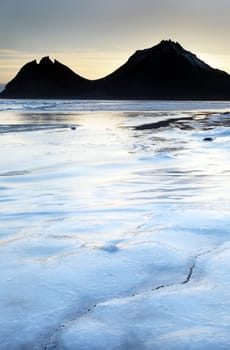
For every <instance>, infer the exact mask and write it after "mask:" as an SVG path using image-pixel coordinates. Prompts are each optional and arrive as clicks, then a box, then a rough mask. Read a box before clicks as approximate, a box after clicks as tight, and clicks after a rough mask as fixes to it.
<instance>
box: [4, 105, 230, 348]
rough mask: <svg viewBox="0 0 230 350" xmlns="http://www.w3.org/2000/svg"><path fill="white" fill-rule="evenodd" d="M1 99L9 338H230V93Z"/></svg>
mask: <svg viewBox="0 0 230 350" xmlns="http://www.w3.org/2000/svg"><path fill="white" fill-rule="evenodd" d="M1 103H2V112H1V115H0V120H1V125H0V130H1V151H0V152H1V170H0V180H1V183H0V194H1V196H0V202H1V207H0V215H1V221H0V226H1V230H0V264H1V271H0V311H1V312H0V343H1V346H0V347H1V350H21V349H23V350H24V349H25V350H26V349H30V350H41V349H42V350H44V349H46V350H53V349H65V350H73V349H79V350H80V349H81V350H86V349H88V350H94V349H95V350H103V349H107V350H108V349H114V350H115V349H116V350H126V349H132V350H135V349H138V350H141V349H145V350H150V349H151V350H152V349H156V350H158V349H159V350H160V349H161V350H162V349H163V350H171V349H172V350H174V349H175V350H176V349H177V350H182V349H186V350H187V349H193V350H201V349H202V350H203V349H204V350H206V349H213V350H214V349H215V350H216V349H218V350H219V349H229V344H230V336H229V326H230V317H229V314H230V303H229V300H230V295H229V294H230V292H229V283H230V276H229V264H230V261H229V260H230V253H229V252H230V241H229V227H230V216H229V196H228V194H229V190H230V185H229V179H228V176H229V170H230V169H229V145H230V143H229V140H230V139H229V131H228V123H229V114H222V112H225V111H226V109H227V107H228V103H227V102H225V103H219V105H218V103H216V104H215V108H217V107H218V108H219V109H218V110H215V111H213V110H212V108H213V105H214V104H213V103H210V104H209V108H210V109H209V108H208V109H207V112H208V113H204V110H203V106H204V104H203V103H200V108H199V109H198V108H197V106H198V105H199V103H198V102H194V103H192V102H189V103H188V102H187V104H185V103H184V102H183V103H182V107H181V108H178V109H177V110H176V109H174V108H172V105H173V104H172V103H171V102H169V103H165V112H164V111H163V110H162V106H163V105H162V102H154V103H152V104H151V103H150V102H149V104H147V106H150V105H151V108H150V111H144V108H148V107H146V106H145V105H144V104H142V107H140V106H139V108H140V109H141V110H142V112H139V111H134V110H135V109H136V106H137V102H133V105H132V103H131V102H129V103H127V104H126V103H124V105H122V104H121V103H120V105H119V111H117V112H116V111H113V112H111V110H110V108H111V106H112V104H111V105H109V111H107V112H106V111H100V112H98V111H97V109H98V105H95V106H94V107H95V108H94V111H93V112H92V111H87V112H86V111H85V109H84V111H82V112H80V111H79V110H77V111H74V105H71V102H69V101H67V102H66V103H67V105H68V106H69V108H70V112H68V113H67V112H66V113H64V114H63V113H62V112H60V111H62V108H63V109H64V107H63V106H64V104H62V102H58V101H57V103H56V102H55V104H56V107H55V108H56V111H54V110H53V107H52V108H51V109H52V110H51V111H49V110H45V111H42V110H39V111H36V107H35V111H32V112H31V108H29V110H28V109H26V108H25V106H24V107H23V108H25V110H24V111H23V113H22V112H21V110H20V108H21V107H22V104H21V102H20V103H19V102H12V106H13V107H15V106H17V105H18V104H19V109H18V110H8V111H6V110H5V109H4V108H5V106H6V105H4V102H1ZM42 103H44V106H46V107H45V108H47V104H48V103H49V102H46V101H44V102H42ZM63 103H65V102H63ZM74 103H75V102H74ZM84 103H85V107H86V106H87V102H86V101H85V102H84ZM28 104H29V106H30V107H31V106H33V101H29V102H28ZM7 105H8V107H9V102H7ZM52 105H53V104H52ZM115 105H116V104H113V108H115ZM127 105H129V106H131V107H133V108H131V111H129V112H128V111H127V110H126V108H127ZM173 106H177V107H178V106H179V102H177V103H176V104H175V105H173ZM88 107H90V108H91V107H92V101H91V102H90V103H89V105H88ZM181 109H182V111H181ZM122 110H125V111H122ZM171 118H175V122H174V123H173V124H172V125H168V126H165V127H159V128H157V129H146V130H136V129H135V127H136V126H138V125H142V124H151V123H153V122H159V121H161V120H166V119H167V120H168V119H171ZM180 118H181V119H180ZM192 118H193V119H192ZM40 124H41V125H42V128H39V125H40ZM5 125H7V128H6V127H5ZM31 125H32V126H31ZM71 125H76V130H74V131H73V130H71V128H70V127H69V126H71ZM15 126H17V127H15ZM46 126H47V127H46ZM51 126H53V127H51ZM185 126H187V128H185ZM12 128H15V129H14V130H13V131H12V130H11V129H12ZM206 136H212V137H215V139H214V141H212V142H204V141H203V138H204V137H206Z"/></svg>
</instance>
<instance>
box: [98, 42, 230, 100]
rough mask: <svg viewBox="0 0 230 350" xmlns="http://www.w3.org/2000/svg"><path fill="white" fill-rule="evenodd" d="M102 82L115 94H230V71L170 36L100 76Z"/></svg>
mask: <svg viewBox="0 0 230 350" xmlns="http://www.w3.org/2000/svg"><path fill="white" fill-rule="evenodd" d="M100 85H101V88H102V89H104V91H105V92H106V94H107V95H108V96H112V97H113V98H128V99H129V98H131V99H133V98H137V99H138V98H139V99H225V98H227V99H229V98H230V75H228V74H227V73H225V72H223V71H221V70H218V69H214V68H211V67H210V66H209V65H207V64H206V63H204V62H203V61H201V60H200V59H199V58H197V57H196V55H194V54H193V53H191V52H189V51H186V50H185V49H183V47H182V46H181V45H180V44H179V43H176V42H173V41H171V40H163V41H161V42H160V43H159V44H158V45H156V46H154V47H152V48H149V49H145V50H138V51H136V52H135V53H134V54H133V55H132V56H131V57H130V58H129V60H128V61H127V62H126V63H125V64H124V65H123V66H121V67H120V68H119V69H117V70H116V71H115V72H113V73H112V74H110V75H109V76H107V77H105V78H104V79H101V80H100Z"/></svg>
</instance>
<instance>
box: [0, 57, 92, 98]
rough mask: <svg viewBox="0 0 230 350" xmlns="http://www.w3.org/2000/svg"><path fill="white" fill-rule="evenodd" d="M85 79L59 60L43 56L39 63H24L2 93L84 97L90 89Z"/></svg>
mask: <svg viewBox="0 0 230 350" xmlns="http://www.w3.org/2000/svg"><path fill="white" fill-rule="evenodd" d="M90 86H91V84H90V81H89V80H87V79H84V78H83V77H81V76H79V75H78V74H76V73H74V72H73V71H72V70H71V69H69V68H68V67H66V66H65V65H63V64H61V63H60V62H58V61H57V60H55V61H54V62H52V61H51V60H50V58H49V57H43V58H42V59H41V61H40V62H39V63H37V62H36V61H32V62H29V63H27V64H26V65H24V66H23V67H22V68H21V70H20V71H19V72H18V74H17V75H16V77H15V78H14V79H13V80H12V81H11V82H9V83H8V84H7V85H6V87H5V90H4V91H3V92H2V93H1V94H0V97H3V98H71V97H73V98H74V97H75V96H78V97H84V96H85V94H86V93H88V91H89V90H90Z"/></svg>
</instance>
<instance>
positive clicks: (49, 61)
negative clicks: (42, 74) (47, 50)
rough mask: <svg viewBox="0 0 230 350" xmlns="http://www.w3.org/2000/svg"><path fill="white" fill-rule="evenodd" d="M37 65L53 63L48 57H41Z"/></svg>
mask: <svg viewBox="0 0 230 350" xmlns="http://www.w3.org/2000/svg"><path fill="white" fill-rule="evenodd" d="M39 64H41V65H43V64H45V65H47V64H49V65H50V64H53V62H52V61H51V59H50V58H49V56H45V57H42V59H41V60H40V62H39Z"/></svg>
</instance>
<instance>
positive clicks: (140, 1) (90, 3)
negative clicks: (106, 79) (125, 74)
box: [0, 0, 230, 84]
mask: <svg viewBox="0 0 230 350" xmlns="http://www.w3.org/2000/svg"><path fill="white" fill-rule="evenodd" d="M229 13H230V1H229V0H218V1H217V0H192V1H187V0H40V1H38V0H36V1H35V0H0V84H1V83H3V84H5V83H7V82H8V81H10V80H11V79H12V78H13V77H14V76H15V74H16V73H17V72H18V70H19V69H20V68H21V67H22V65H24V64H25V63H27V62H29V61H31V60H33V59H37V60H38V61H39V60H40V59H41V58H42V57H43V56H47V55H49V56H50V58H51V59H54V58H56V59H57V60H59V61H61V62H62V63H63V64H66V65H67V66H69V67H70V68H71V69H72V70H74V71H75V72H76V73H78V74H80V75H82V76H84V77H85V78H89V79H96V78H101V77H103V76H105V75H107V74H109V73H111V72H112V71H113V70H115V69H116V68H118V67H119V66H120V65H122V64H123V63H125V62H126V61H127V59H128V58H129V56H130V55H131V54H133V53H134V52H135V51H136V50H138V49H144V48H149V47H152V46H154V45H156V44H157V43H158V42H160V41H161V40H162V39H172V40H174V41H178V42H179V43H180V44H181V45H182V46H183V47H184V48H185V49H187V50H189V51H192V52H193V53H195V54H196V55H197V56H198V57H199V58H201V59H202V60H204V61H205V62H206V63H208V64H210V65H211V66H213V67H215V68H219V69H223V70H226V71H228V72H229V73H230V42H229V35H230V21H229Z"/></svg>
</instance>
